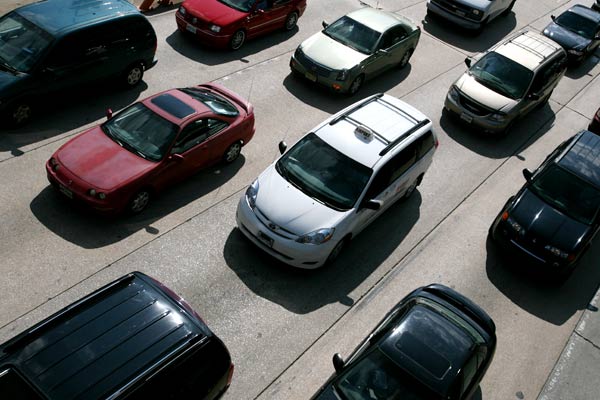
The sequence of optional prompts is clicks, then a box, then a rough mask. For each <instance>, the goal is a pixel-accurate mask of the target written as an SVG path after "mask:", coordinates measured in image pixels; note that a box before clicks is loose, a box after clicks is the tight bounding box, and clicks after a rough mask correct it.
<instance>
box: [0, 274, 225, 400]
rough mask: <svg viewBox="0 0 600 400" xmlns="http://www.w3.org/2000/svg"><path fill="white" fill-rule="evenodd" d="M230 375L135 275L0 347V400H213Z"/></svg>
mask: <svg viewBox="0 0 600 400" xmlns="http://www.w3.org/2000/svg"><path fill="white" fill-rule="evenodd" d="M232 374H233V364H232V363H231V358H230V356H229V352H228V351H227V348H226V347H225V345H224V344H223V343H222V342H221V340H219V338H218V337H217V336H215V335H214V334H213V333H212V332H211V331H210V329H209V328H208V327H207V326H206V324H205V323H204V322H202V320H201V319H200V317H199V316H198V314H196V312H195V311H194V310H193V309H192V308H191V307H190V306H189V305H188V304H187V303H186V302H185V301H184V300H183V299H182V298H181V297H179V296H177V295H176V294H175V293H173V292H172V291H171V290H170V289H169V288H167V287H165V286H164V285H163V284H161V283H160V282H158V281H156V280H154V279H152V278H150V277H148V276H147V275H144V274H142V273H140V272H133V273H130V274H128V275H126V276H124V277H122V278H120V279H118V280H116V281H114V282H112V283H110V284H108V285H106V286H104V287H102V288H100V289H98V290H96V291H95V292H93V293H92V294H90V295H88V296H86V297H84V298H83V299H81V300H79V301H77V302H76V303H73V304H71V305H70V306H68V307H66V308H65V309H63V310H61V311H59V312H58V313H56V314H54V315H52V316H50V317H49V318H46V319H45V320H43V321H42V322H40V323H38V324H37V325H35V326H33V327H32V328H30V329H28V330H26V331H25V332H23V333H21V334H20V335H18V336H16V337H14V338H12V339H10V340H9V341H7V342H6V343H4V344H2V345H0V393H1V396H0V397H2V398H3V399H21V400H42V399H46V400H52V399H57V400H69V399H92V400H93V399H124V398H127V399H128V400H129V399H161V400H162V399H173V400H175V399H187V398H194V399H215V398H218V397H219V396H220V395H221V394H222V393H223V392H224V391H225V390H226V389H227V387H228V386H229V383H230V381H231V377H232Z"/></svg>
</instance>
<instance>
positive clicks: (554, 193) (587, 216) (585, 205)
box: [530, 166, 600, 225]
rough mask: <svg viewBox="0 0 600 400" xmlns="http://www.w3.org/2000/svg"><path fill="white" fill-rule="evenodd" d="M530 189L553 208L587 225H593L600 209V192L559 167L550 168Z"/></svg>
mask: <svg viewBox="0 0 600 400" xmlns="http://www.w3.org/2000/svg"><path fill="white" fill-rule="evenodd" d="M530 189H531V191H533V192H534V193H535V194H536V195H538V197H540V198H541V199H542V200H544V201H545V202H546V203H548V204H550V205H551V206H552V207H554V208H556V209H557V210H559V211H561V212H562V213H564V214H566V215H568V216H569V217H571V218H573V219H575V220H577V221H579V222H581V223H584V224H586V225H591V224H592V222H593V221H594V218H595V217H596V214H597V213H598V211H599V208H600V191H599V190H598V189H596V188H595V187H593V186H592V185H591V184H589V183H587V182H585V181H583V180H582V179H581V178H579V177H577V176H575V175H573V174H572V173H570V172H568V171H566V170H564V169H563V168H560V167H558V166H552V167H550V168H548V170H546V171H545V172H544V173H543V174H542V175H541V176H540V177H539V178H537V179H535V180H534V181H533V183H532V185H531V186H530Z"/></svg>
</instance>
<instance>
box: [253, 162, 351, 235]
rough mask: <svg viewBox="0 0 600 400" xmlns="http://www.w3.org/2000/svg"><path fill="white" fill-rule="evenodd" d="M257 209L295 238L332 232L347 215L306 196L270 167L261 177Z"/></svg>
mask: <svg viewBox="0 0 600 400" xmlns="http://www.w3.org/2000/svg"><path fill="white" fill-rule="evenodd" d="M258 185H259V187H258V195H257V196H256V207H257V208H258V209H259V210H260V211H261V213H263V214H264V215H265V216H266V217H267V218H269V220H270V221H271V222H273V223H274V224H276V225H278V226H280V227H282V228H285V229H286V230H288V231H290V232H292V233H294V234H296V235H304V234H307V233H310V232H312V231H315V230H317V229H321V228H331V227H334V226H336V225H337V222H338V221H339V220H340V218H341V217H342V216H343V215H344V212H342V211H336V210H333V209H331V208H329V207H327V206H326V205H324V204H322V203H320V202H318V201H317V200H315V199H313V198H311V197H309V196H307V195H306V194H304V192H302V191H301V190H299V189H298V188H296V187H295V186H294V185H292V184H291V183H289V182H288V181H286V180H285V179H284V178H283V177H282V176H281V175H279V173H278V172H277V170H276V169H275V165H274V164H272V165H271V166H269V167H268V168H267V169H266V170H265V171H264V172H263V173H262V174H260V176H259V177H258Z"/></svg>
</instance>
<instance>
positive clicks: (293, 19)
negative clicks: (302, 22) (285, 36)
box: [283, 11, 298, 32]
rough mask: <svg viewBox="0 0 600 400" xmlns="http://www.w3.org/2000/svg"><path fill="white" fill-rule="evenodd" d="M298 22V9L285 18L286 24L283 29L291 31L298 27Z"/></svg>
mask: <svg viewBox="0 0 600 400" xmlns="http://www.w3.org/2000/svg"><path fill="white" fill-rule="evenodd" d="M297 24H298V13H297V12H296V11H294V12H292V13H290V14H289V15H288V16H287V18H286V19H285V24H284V25H283V29H284V30H286V31H288V32H289V31H291V30H293V29H294V28H296V25H297Z"/></svg>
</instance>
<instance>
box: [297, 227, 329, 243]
mask: <svg viewBox="0 0 600 400" xmlns="http://www.w3.org/2000/svg"><path fill="white" fill-rule="evenodd" d="M333 231H335V229H334V228H323V229H319V230H316V231H314V232H311V233H307V234H306V235H302V236H300V237H299V238H298V239H296V242H298V243H304V244H322V243H325V242H327V241H328V240H329V239H331V237H332V236H333Z"/></svg>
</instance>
